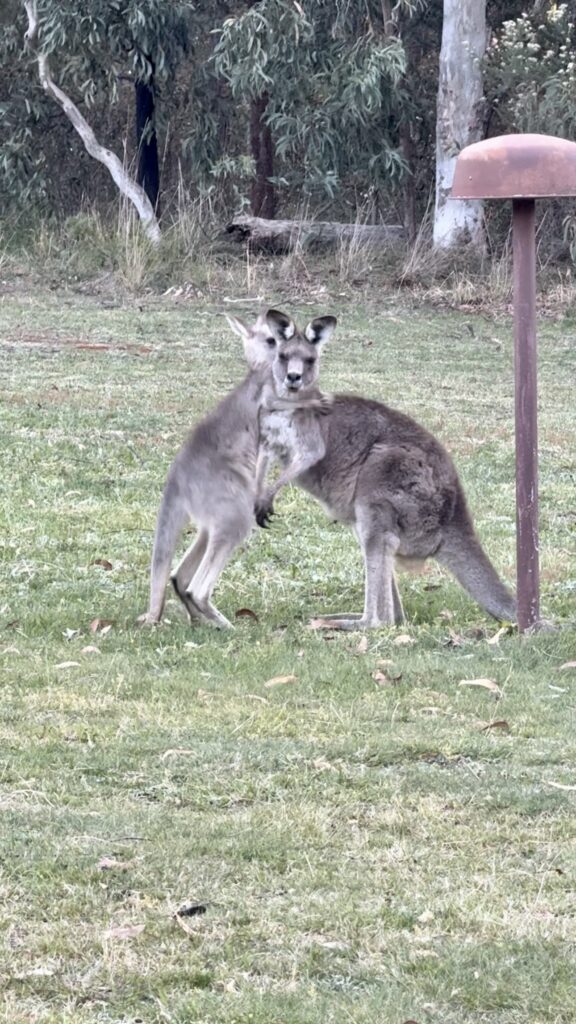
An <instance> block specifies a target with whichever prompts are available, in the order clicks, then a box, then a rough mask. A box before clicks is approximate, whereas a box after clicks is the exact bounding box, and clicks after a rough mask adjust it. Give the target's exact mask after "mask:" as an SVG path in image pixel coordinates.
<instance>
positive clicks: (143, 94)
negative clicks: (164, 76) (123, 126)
mask: <svg viewBox="0 0 576 1024" xmlns="http://www.w3.org/2000/svg"><path fill="white" fill-rule="evenodd" d="M135 90H136V95H135V101H136V145H137V147H138V170H137V172H136V181H137V182H138V184H139V185H140V186H141V187H142V188H143V189H144V191H145V193H146V195H147V196H148V199H149V200H150V202H151V203H152V206H153V208H154V209H155V210H156V215H158V213H159V206H158V195H159V192H160V169H159V165H158V139H157V136H156V121H155V116H154V115H155V111H154V73H153V72H152V75H151V77H150V80H149V81H148V82H135Z"/></svg>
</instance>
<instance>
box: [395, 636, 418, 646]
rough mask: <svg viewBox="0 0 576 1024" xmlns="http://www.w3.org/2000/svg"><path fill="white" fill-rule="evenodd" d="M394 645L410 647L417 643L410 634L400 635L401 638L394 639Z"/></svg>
mask: <svg viewBox="0 0 576 1024" xmlns="http://www.w3.org/2000/svg"><path fill="white" fill-rule="evenodd" d="M394 643H395V644H398V646H399V647H402V646H408V644H415V643H416V641H415V639H414V637H413V636H408V633H400V635H399V636H395V637H394Z"/></svg>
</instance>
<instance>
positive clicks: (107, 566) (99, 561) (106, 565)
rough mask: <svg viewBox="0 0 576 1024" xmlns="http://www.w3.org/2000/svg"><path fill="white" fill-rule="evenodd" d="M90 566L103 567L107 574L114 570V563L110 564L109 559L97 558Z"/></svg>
mask: <svg viewBox="0 0 576 1024" xmlns="http://www.w3.org/2000/svg"><path fill="white" fill-rule="evenodd" d="M90 565H101V566H102V568H103V569H105V570H106V572H110V570H111V569H113V568H114V566H113V565H112V562H109V561H108V559H107V558H95V559H94V561H93V562H90Z"/></svg>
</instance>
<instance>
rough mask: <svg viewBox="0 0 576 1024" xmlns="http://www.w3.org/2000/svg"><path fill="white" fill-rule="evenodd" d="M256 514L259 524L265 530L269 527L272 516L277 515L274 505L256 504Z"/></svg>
mask: <svg viewBox="0 0 576 1024" xmlns="http://www.w3.org/2000/svg"><path fill="white" fill-rule="evenodd" d="M254 514H255V516H256V522H257V523H258V526H261V527H262V529H263V530H267V529H268V527H269V526H270V524H271V522H272V516H275V515H276V513H275V511H274V507H273V506H272V505H256V506H255V507H254Z"/></svg>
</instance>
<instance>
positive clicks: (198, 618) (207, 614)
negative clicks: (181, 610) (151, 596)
mask: <svg viewBox="0 0 576 1024" xmlns="http://www.w3.org/2000/svg"><path fill="white" fill-rule="evenodd" d="M178 596H179V597H180V600H181V601H182V603H183V604H184V606H185V608H186V611H187V612H188V614H189V616H190V619H191V621H192V622H202V623H204V624H205V625H209V626H216V628H217V629H234V626H233V625H232V623H231V622H229V621H228V619H227V618H226V616H225V615H222V613H221V612H219V611H218V609H217V608H215V607H214V605H213V604H210V601H204V602H200V601H196V599H195V598H194V597H193V596H192V594H190V593H189V591H185V593H184V594H182V595H181V596H180V595H178Z"/></svg>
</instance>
